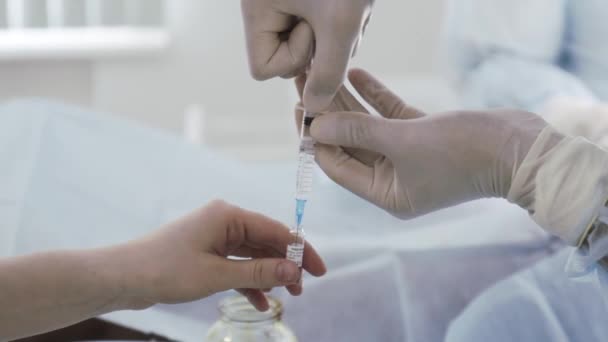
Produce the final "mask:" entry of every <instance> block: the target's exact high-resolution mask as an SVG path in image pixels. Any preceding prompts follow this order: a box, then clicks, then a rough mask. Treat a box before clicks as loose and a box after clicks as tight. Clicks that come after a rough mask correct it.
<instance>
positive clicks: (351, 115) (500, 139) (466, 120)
mask: <svg viewBox="0 0 608 342" xmlns="http://www.w3.org/2000/svg"><path fill="white" fill-rule="evenodd" d="M349 79H350V81H351V83H352V85H353V86H354V87H355V89H356V90H357V91H358V92H359V94H361V96H362V97H363V98H364V99H365V100H366V101H367V102H368V103H369V104H370V105H371V106H373V107H374V108H375V109H376V110H377V111H378V112H379V113H380V114H381V115H382V117H376V116H372V115H369V114H367V113H362V110H361V108H362V107H361V105H360V104H356V105H354V104H353V103H354V102H352V101H353V100H354V99H352V98H351V96H350V94H348V91H347V90H346V89H345V88H342V89H341V90H340V92H339V93H338V96H337V97H336V99H337V100H336V101H334V104H333V105H332V109H334V110H336V112H332V113H326V114H323V115H320V116H318V117H317V118H316V119H315V120H314V121H313V123H312V126H311V130H310V133H311V135H312V137H313V138H315V139H316V140H317V141H318V142H319V143H318V144H317V147H316V153H317V162H318V164H319V166H320V167H321V168H322V169H323V170H324V171H325V173H326V174H327V175H328V176H329V177H330V178H331V179H333V180H334V181H335V182H337V183H338V184H340V185H342V186H343V187H345V188H347V189H349V190H350V191H352V192H353V193H355V194H357V195H359V196H360V197H362V198H364V199H366V200H368V201H370V202H372V203H374V204H376V205H377V206H379V207H381V208H383V209H385V210H387V211H389V212H390V213H392V214H393V215H395V216H397V217H400V218H413V217H416V216H419V215H423V214H426V213H429V212H431V211H435V210H438V209H442V208H445V207H448V206H452V205H455V204H459V203H462V202H465V201H468V200H473V199H479V198H483V197H501V198H506V199H508V200H509V201H511V202H513V203H515V204H517V205H519V206H521V207H522V208H525V209H526V210H528V211H529V212H530V214H531V215H532V217H533V219H535V221H536V222H537V223H539V225H540V226H541V227H543V228H545V229H546V230H547V231H549V232H550V233H553V234H554V235H557V236H559V237H561V238H562V239H564V240H565V241H566V242H568V243H570V244H574V245H576V244H577V243H579V242H580V239H581V237H583V236H584V234H585V232H586V230H587V228H588V226H589V225H590V223H591V222H592V221H593V220H594V218H595V217H596V216H597V213H598V212H599V209H600V207H601V206H602V205H603V203H605V201H606V199H608V153H607V152H606V151H604V150H601V149H600V148H598V147H597V146H595V145H593V144H590V143H589V142H587V141H586V140H584V139H580V138H579V139H575V138H572V137H566V136H564V135H562V134H560V133H558V132H557V131H555V130H554V129H553V128H551V127H550V126H548V125H547V123H546V122H545V121H544V120H543V119H542V118H540V117H539V116H537V115H535V114H532V113H529V112H524V111H518V110H494V111H486V112H481V111H458V112H446V113H440V114H434V115H425V114H424V113H422V112H421V111H419V110H416V109H414V108H412V107H409V106H408V105H407V104H405V103H403V102H402V101H401V100H400V99H399V98H398V97H397V96H396V95H394V94H393V93H392V92H390V91H389V90H388V89H386V87H384V86H383V85H382V84H381V83H380V82H379V81H377V80H376V79H374V78H373V77H372V76H371V75H369V74H368V73H366V72H364V71H362V70H354V71H352V72H351V73H350V74H349ZM303 82H304V80H303V78H300V79H298V87H299V88H300V89H301V87H302V83H303ZM340 99H349V101H340ZM355 102H356V101H355ZM357 111H358V112H357ZM297 116H301V112H298V113H297ZM296 120H297V122H299V121H300V120H298V118H297V119H296ZM353 148H356V149H363V150H366V152H364V153H363V152H362V151H361V150H356V149H353Z"/></svg>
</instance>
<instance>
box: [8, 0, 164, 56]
mask: <svg viewBox="0 0 608 342" xmlns="http://www.w3.org/2000/svg"><path fill="white" fill-rule="evenodd" d="M164 13H165V1H164V0H0V60H6V59H24V58H25V59H29V58H49V57H52V58H70V57H76V58H83V57H85V58H86V57H99V56H104V57H111V56H117V55H124V53H125V52H126V53H134V52H135V53H137V52H144V51H155V50H159V49H163V48H164V47H165V46H166V45H167V44H168V33H167V31H166V29H165V21H164Z"/></svg>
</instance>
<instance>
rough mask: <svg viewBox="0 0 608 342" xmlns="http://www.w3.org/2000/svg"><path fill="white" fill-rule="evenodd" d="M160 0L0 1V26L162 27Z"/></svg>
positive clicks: (14, 27) (161, 0) (13, 27)
mask: <svg viewBox="0 0 608 342" xmlns="http://www.w3.org/2000/svg"><path fill="white" fill-rule="evenodd" d="M163 13H164V1H163V0H0V29H23V28H46V27H117V26H129V27H162V26H163V24H164V23H163V21H164V20H163Z"/></svg>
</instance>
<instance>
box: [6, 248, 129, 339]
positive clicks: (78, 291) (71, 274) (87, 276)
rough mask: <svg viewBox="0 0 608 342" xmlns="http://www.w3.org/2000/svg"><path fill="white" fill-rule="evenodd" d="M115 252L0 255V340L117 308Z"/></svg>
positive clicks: (118, 287) (118, 285) (118, 286)
mask: <svg viewBox="0 0 608 342" xmlns="http://www.w3.org/2000/svg"><path fill="white" fill-rule="evenodd" d="M116 252H117V251H116V250H111V249H103V250H102V249H99V250H92V251H64V252H48V253H41V254H35V255H29V256H23V257H17V258H10V259H5V260H0V340H2V341H4V340H8V339H14V338H18V337H23V336H29V335H33V334H37V333H41V332H45V331H49V330H53V329H57V328H60V327H64V326H67V325H70V324H72V323H76V322H78V321H81V320H84V319H87V318H90V317H94V316H97V315H100V314H103V313H107V312H109V311H112V310H117V309H121V303H120V300H119V298H120V295H121V292H122V289H121V287H122V279H121V275H120V273H119V272H118V268H117V267H115V266H116V264H117V262H116V261H114V260H115V259H116Z"/></svg>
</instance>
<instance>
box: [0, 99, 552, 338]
mask: <svg viewBox="0 0 608 342" xmlns="http://www.w3.org/2000/svg"><path fill="white" fill-rule="evenodd" d="M294 173H295V163H293V164H292V163H274V164H270V163H266V164H241V163H239V162H237V161H234V160H230V159H228V158H225V157H223V156H221V155H217V154H214V153H212V152H210V151H208V150H205V149H201V148H199V147H196V146H193V145H188V144H186V143H184V142H182V141H181V140H180V139H179V138H177V137H174V136H171V135H169V134H166V133H164V132H160V131H157V130H153V129H149V128H144V127H141V126H138V125H135V124H132V123H128V122H124V121H121V120H118V119H116V118H113V117H111V116H107V115H101V114H96V113H93V112H91V111H89V110H84V109H81V108H75V107H70V106H64V105H59V104H54V103H50V102H46V101H33V100H30V101H20V102H14V103H9V104H6V105H3V106H0V256H2V255H15V254H23V253H29V252H34V251H40V250H46V249H57V248H86V247H93V246H100V245H107V244H112V243H118V242H121V241H125V240H128V239H132V238H134V237H137V236H140V235H142V234H145V233H146V232H148V231H150V230H152V229H154V228H156V227H158V226H159V225H161V224H162V223H164V222H167V221H168V220H170V219H172V218H174V217H176V216H178V215H180V214H182V213H185V212H187V211H189V210H191V209H193V208H195V207H197V206H200V205H203V204H204V203H206V202H208V201H209V200H211V199H213V198H223V199H226V200H228V201H230V202H232V203H236V204H238V205H241V206H243V207H246V208H248V209H252V210H257V211H260V212H263V213H265V214H268V215H270V216H272V217H275V218H278V219H280V220H282V221H284V222H286V223H290V222H291V220H292V215H293V200H292V198H293V191H294V179H293V176H294ZM317 184H321V183H319V182H317ZM305 220H306V223H305V224H306V230H307V234H308V238H309V240H310V241H311V242H312V243H313V244H315V245H316V246H317V247H318V248H319V250H320V252H321V254H322V255H323V257H324V258H325V259H326V261H327V262H328V266H329V273H328V275H327V276H326V277H324V278H322V279H311V278H307V279H306V280H305V294H304V295H303V296H302V297H299V298H289V297H288V296H286V294H285V293H284V292H282V291H276V293H275V295H276V296H278V297H280V298H282V299H283V300H284V303H285V309H286V312H287V313H286V315H285V319H286V321H287V322H288V324H289V325H290V326H291V327H292V328H293V329H294V330H295V331H296V333H297V335H298V336H299V337H300V339H301V340H302V341H374V340H378V341H380V340H386V341H404V340H408V341H421V340H424V341H439V340H442V338H443V335H444V333H445V328H446V326H447V325H448V323H449V321H450V320H451V319H452V318H454V317H455V316H456V315H457V314H458V313H459V312H460V311H461V310H462V308H463V307H464V306H465V305H466V304H467V303H468V302H469V301H470V300H471V299H472V298H473V297H474V296H475V295H476V294H477V293H479V292H480V291H481V290H483V289H485V288H487V287H488V286H490V285H491V284H493V283H495V282H496V281H497V280H498V279H502V278H504V277H506V276H507V275H509V274H511V273H512V272H514V271H515V270H518V269H520V268H522V267H525V266H526V265H529V264H530V263H532V262H534V261H535V260H538V259H539V258H542V257H544V256H546V255H548V254H550V253H551V252H552V250H553V246H554V243H552V242H551V241H552V240H551V239H549V238H548V237H547V236H546V235H545V234H544V233H542V231H541V230H540V229H539V228H538V227H536V226H535V225H534V223H533V222H532V221H531V220H529V219H528V217H527V214H526V213H524V212H523V211H522V210H520V209H518V208H515V207H514V206H512V205H509V204H508V203H506V202H504V201H501V200H484V201H476V202H471V203H467V204H464V205H461V206H458V207H454V208H450V209H447V210H443V211H440V212H438V213H435V214H432V215H427V216H425V217H422V218H419V219H416V220H412V221H409V222H402V221H398V220H397V219H394V218H392V217H390V216H389V215H387V214H385V213H384V212H382V211H380V210H378V209H376V208H374V207H372V206H370V205H368V204H366V203H364V202H363V201H362V200H360V199H358V198H355V197H354V196H352V195H350V194H349V193H347V192H346V191H344V190H342V189H339V188H338V187H336V186H334V185H331V184H324V185H318V186H317V187H316V189H315V194H314V197H313V198H312V200H311V201H310V204H309V207H308V208H307V217H306V218H305ZM225 295H226V294H219V295H216V296H213V297H212V298H208V299H206V300H204V301H199V302H195V303H191V304H184V305H173V306H168V305H159V306H156V307H153V308H151V309H148V310H145V311H141V312H118V313H113V314H109V315H107V316H106V318H107V319H109V320H113V321H116V322H119V323H122V324H126V325H129V326H133V327H135V328H140V329H143V330H153V331H154V332H156V333H159V334H165V335H167V336H170V337H173V338H176V339H180V340H183V341H200V340H202V338H203V336H204V332H205V331H206V329H207V328H208V325H209V324H210V323H211V322H213V321H214V320H215V319H217V313H216V310H215V305H216V303H217V301H218V300H219V298H220V297H222V296H225Z"/></svg>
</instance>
